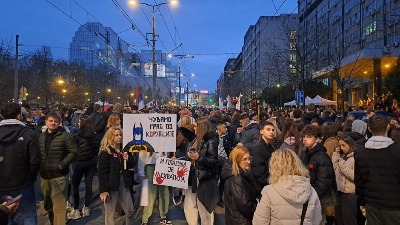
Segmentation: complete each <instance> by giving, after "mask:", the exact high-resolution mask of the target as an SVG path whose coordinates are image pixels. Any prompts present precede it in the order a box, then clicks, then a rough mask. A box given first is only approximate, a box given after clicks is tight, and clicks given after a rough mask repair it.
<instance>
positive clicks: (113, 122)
mask: <svg viewBox="0 0 400 225" xmlns="http://www.w3.org/2000/svg"><path fill="white" fill-rule="evenodd" d="M110 127H118V128H121V119H120V117H119V114H117V113H113V114H111V115H110V116H109V117H108V120H107V126H106V131H107V130H108V128H110Z"/></svg>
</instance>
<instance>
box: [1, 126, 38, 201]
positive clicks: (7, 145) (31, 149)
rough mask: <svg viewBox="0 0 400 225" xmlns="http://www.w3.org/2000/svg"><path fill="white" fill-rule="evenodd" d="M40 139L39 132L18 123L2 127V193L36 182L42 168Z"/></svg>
mask: <svg viewBox="0 0 400 225" xmlns="http://www.w3.org/2000/svg"><path fill="white" fill-rule="evenodd" d="M5 121H7V120H5ZM15 121H17V120H15ZM2 123H4V122H2ZM38 137H39V133H38V132H36V131H34V130H32V129H30V128H28V127H25V126H23V125H22V124H19V123H18V122H16V123H15V124H4V125H1V126H0V192H3V193H4V192H8V191H15V190H18V189H21V188H24V187H26V186H28V185H31V184H33V182H34V181H35V180H36V177H37V174H38V171H39V166H40V151H39V144H38Z"/></svg>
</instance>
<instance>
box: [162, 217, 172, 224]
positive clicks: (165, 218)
mask: <svg viewBox="0 0 400 225" xmlns="http://www.w3.org/2000/svg"><path fill="white" fill-rule="evenodd" d="M160 224H172V221H170V220H169V219H168V218H167V217H166V216H162V217H160Z"/></svg>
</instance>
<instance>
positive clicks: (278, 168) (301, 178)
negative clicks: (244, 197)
mask: <svg viewBox="0 0 400 225" xmlns="http://www.w3.org/2000/svg"><path fill="white" fill-rule="evenodd" d="M269 171H270V177H269V183H270V185H267V186H265V187H264V189H263V190H262V192H261V194H262V197H261V200H260V202H259V203H258V205H257V208H256V211H255V213H254V217H253V225H261V224H262V225H264V224H271V225H274V224H279V225H286V224H287V225H293V224H301V215H302V212H303V205H305V204H307V209H306V211H305V216H304V221H303V223H302V224H304V225H318V224H320V222H321V220H322V215H321V204H320V201H319V199H318V195H317V192H316V191H315V190H314V188H313V187H311V184H310V179H309V172H308V170H307V169H306V168H305V167H304V166H303V164H302V163H301V161H300V159H299V157H298V156H297V155H296V153H295V152H294V151H292V150H290V149H287V148H285V149H278V150H276V151H275V152H274V153H272V157H271V159H270V162H269Z"/></svg>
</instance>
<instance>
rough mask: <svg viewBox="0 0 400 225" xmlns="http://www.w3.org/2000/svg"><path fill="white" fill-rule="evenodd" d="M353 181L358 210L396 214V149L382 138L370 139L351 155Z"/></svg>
mask: <svg viewBox="0 0 400 225" xmlns="http://www.w3.org/2000/svg"><path fill="white" fill-rule="evenodd" d="M354 158H355V171H354V176H355V177H354V181H355V185H356V194H357V196H358V201H359V204H360V205H361V206H365V205H366V204H368V205H371V206H373V207H376V208H378V209H384V210H391V211H394V210H395V211H399V210H400V192H399V190H400V163H399V162H400V147H399V145H396V144H394V142H393V140H392V139H390V138H388V137H383V136H372V137H371V138H370V139H369V140H368V141H367V142H366V143H365V146H364V148H362V149H360V150H359V151H356V152H355V153H354Z"/></svg>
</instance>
